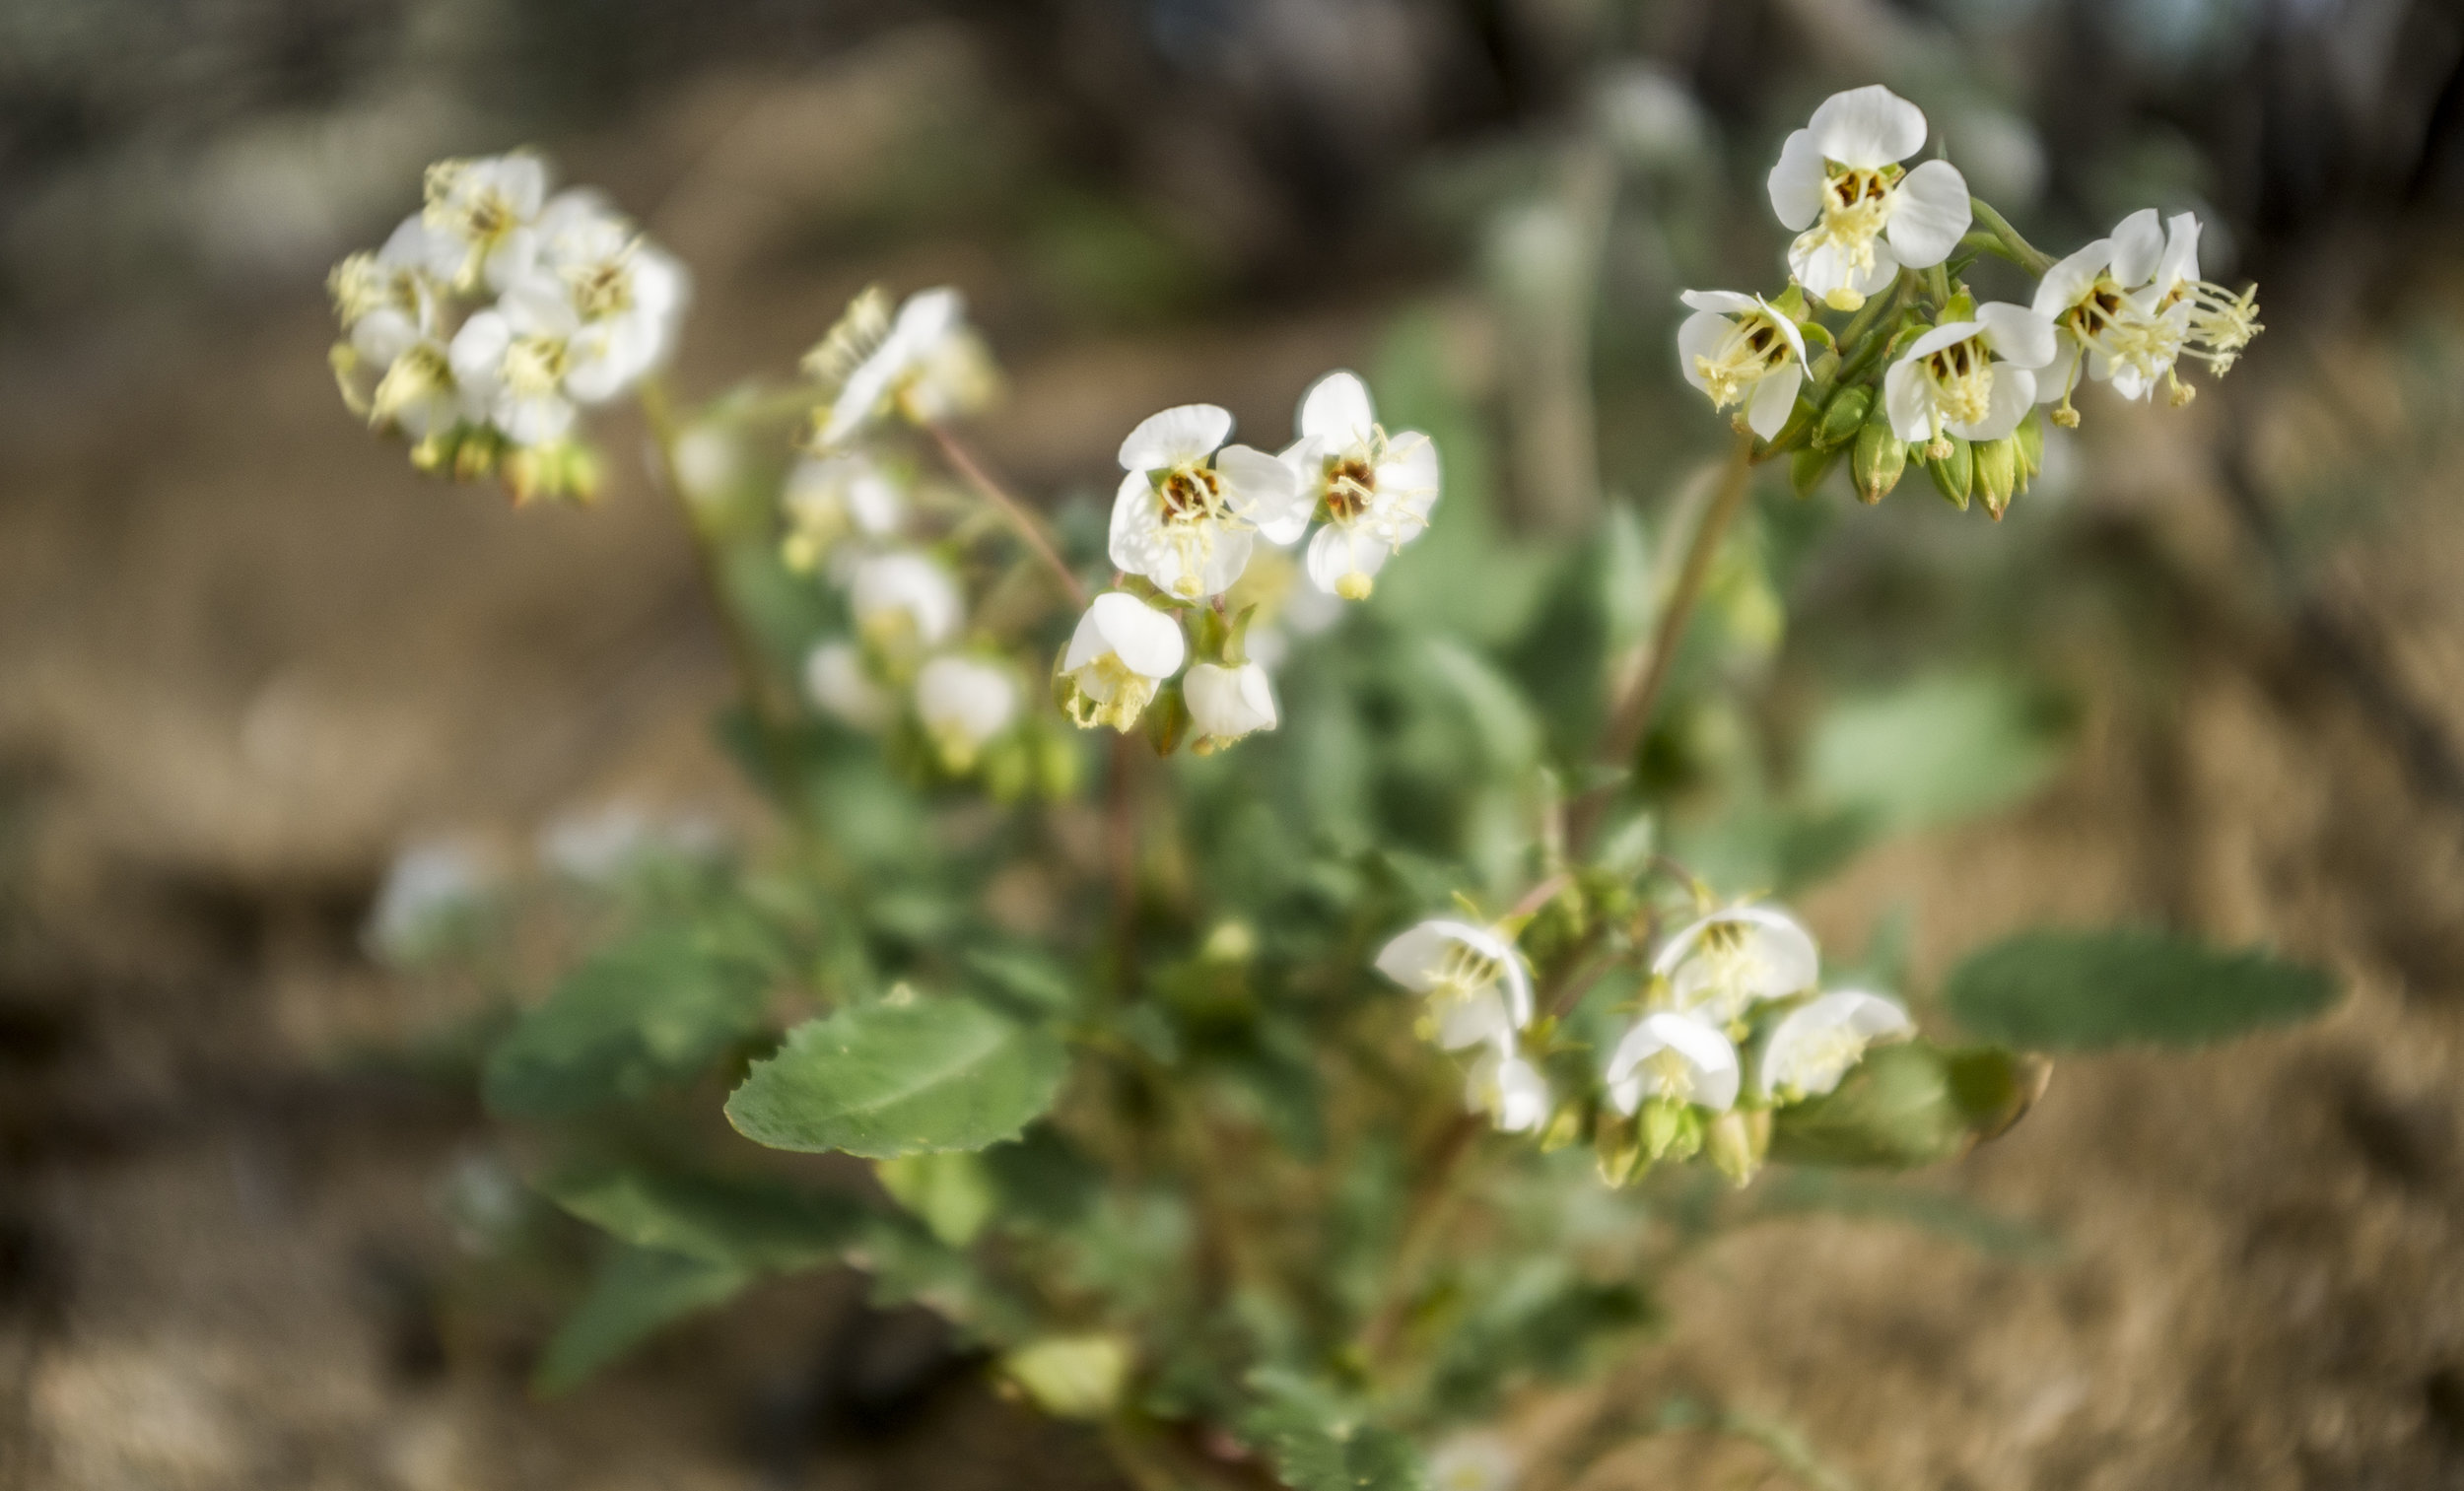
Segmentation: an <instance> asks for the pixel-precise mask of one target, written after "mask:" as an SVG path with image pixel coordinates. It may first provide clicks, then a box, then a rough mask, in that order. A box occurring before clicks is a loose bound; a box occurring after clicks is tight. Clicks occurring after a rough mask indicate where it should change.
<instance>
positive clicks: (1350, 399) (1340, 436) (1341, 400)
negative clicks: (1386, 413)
mask: <svg viewBox="0 0 2464 1491" xmlns="http://www.w3.org/2000/svg"><path fill="white" fill-rule="evenodd" d="M1377 418H1378V417H1377V412H1376V410H1375V409H1374V408H1373V407H1372V406H1371V405H1370V402H1369V389H1368V387H1367V385H1366V384H1364V383H1362V382H1361V381H1360V379H1359V378H1358V377H1357V376H1355V375H1354V374H1352V373H1328V374H1327V375H1326V376H1325V377H1322V378H1320V379H1318V380H1317V381H1316V382H1314V383H1312V384H1310V385H1309V391H1308V392H1307V393H1305V394H1303V395H1301V400H1300V414H1299V417H1298V418H1297V420H1296V421H1295V428H1296V429H1297V431H1298V432H1299V434H1300V436H1301V437H1302V439H1304V440H1325V441H1329V442H1330V443H1332V444H1334V445H1335V446H1338V447H1339V446H1350V445H1357V444H1359V443H1360V442H1362V441H1366V440H1367V439H1368V438H1369V431H1370V428H1371V427H1372V426H1374V425H1375V424H1376V423H1377Z"/></svg>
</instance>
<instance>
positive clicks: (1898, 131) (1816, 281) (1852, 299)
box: [1767, 84, 1972, 310]
mask: <svg viewBox="0 0 2464 1491" xmlns="http://www.w3.org/2000/svg"><path fill="white" fill-rule="evenodd" d="M1924 146H1925V112H1924V110H1922V109H1920V108H1918V107H1917V106H1916V105H1915V104H1913V103H1911V102H1908V101H1907V100H1905V99H1902V98H1900V97H1899V96H1898V95H1896V94H1894V93H1892V92H1891V91H1890V90H1889V89H1886V88H1884V87H1882V85H1881V84H1874V85H1872V86H1870V87H1866V88H1859V89H1852V90H1850V91H1848V92H1847V93H1842V94H1833V95H1831V97H1830V98H1828V99H1826V100H1824V101H1823V102H1822V106H1821V107H1819V108H1817V109H1815V110H1814V118H1813V119H1812V121H1810V122H1809V123H1808V124H1807V126H1806V127H1805V128H1804V129H1801V130H1798V131H1797V132H1796V133H1795V134H1792V135H1790V136H1789V137H1788V140H1787V143H1786V144H1784V145H1782V146H1781V147H1780V159H1779V164H1778V165H1776V166H1774V167H1772V168H1771V175H1770V179H1769V181H1768V183H1767V185H1768V186H1769V189H1770V193H1771V207H1772V209H1773V210H1774V211H1776V212H1777V213H1778V214H1779V218H1780V221H1781V222H1782V223H1784V224H1786V225H1787V226H1788V228H1789V229H1790V230H1791V231H1792V232H1795V233H1796V234H1797V241H1796V242H1794V243H1792V244H1790V245H1789V249H1788V270H1789V273H1791V274H1793V275H1795V276H1796V277H1797V283H1799V284H1801V285H1803V286H1805V287H1806V293H1807V294H1809V295H1812V296H1814V297H1815V298H1816V299H1818V300H1820V301H1821V302H1822V303H1823V304H1824V305H1829V306H1830V307H1831V308H1832V309H1834V310H1854V309H1856V308H1857V307H1858V306H1859V305H1863V304H1865V298H1866V297H1867V296H1870V295H1873V294H1875V293H1876V292H1877V291H1880V290H1882V289H1883V288H1884V287H1886V286H1888V285H1889V284H1890V282H1891V280H1892V279H1893V278H1894V277H1895V276H1896V275H1897V274H1898V272H1899V269H1900V267H1901V266H1902V265H1905V266H1906V267H1908V268H1910V269H1924V268H1928V267H1930V266H1932V265H1935V264H1939V263H1941V262H1942V261H1943V260H1944V259H1946V258H1949V257H1950V256H1951V249H1952V248H1954V247H1956V246H1957V245H1958V242H1959V237H1960V236H1961V235H1962V234H1965V233H1966V232H1967V231H1968V223H1969V221H1970V220H1971V217H1972V212H1971V209H1970V207H1969V204H1968V186H1967V181H1966V179H1965V178H1963V177H1962V176H1961V175H1960V174H1959V170H1958V168H1957V167H1954V166H1952V165H1951V163H1950V162H1948V161H1927V162H1925V163H1924V164H1923V165H1921V166H1919V167H1917V168H1916V169H1914V170H1903V169H1901V167H1900V165H1899V163H1900V162H1902V161H1904V160H1906V159H1907V158H1908V157H1910V156H1912V155H1915V154H1916V153H1917V152H1918V151H1919V150H1922V149H1923V148H1924Z"/></svg>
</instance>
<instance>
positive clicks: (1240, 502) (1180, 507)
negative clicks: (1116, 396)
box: [1111, 404, 1308, 598]
mask: <svg viewBox="0 0 2464 1491" xmlns="http://www.w3.org/2000/svg"><path fill="white" fill-rule="evenodd" d="M1231 434H1232V416H1231V415H1230V414H1229V413H1227V412H1225V411H1224V410H1222V409H1219V408H1217V407H1216V406H1215V405H1213V404H1183V405H1180V406H1179V407H1177V408H1172V409H1166V410H1164V411H1163V412H1162V413H1161V414H1156V415H1150V416H1149V417H1148V418H1147V419H1146V420H1145V421H1144V422H1142V423H1141V424H1139V426H1138V427H1137V428H1136V429H1135V430H1132V431H1130V432H1129V439H1128V440H1126V441H1122V442H1121V465H1122V469H1123V470H1125V471H1127V472H1128V473H1129V474H1128V475H1127V476H1124V477H1123V478H1122V479H1121V490H1120V491H1119V492H1118V493H1117V494H1116V495H1115V496H1114V498H1113V507H1112V543H1111V551H1112V562H1113V563H1114V564H1116V565H1118V566H1120V567H1121V568H1122V569H1124V570H1127V571H1129V573H1130V574H1132V575H1143V576H1146V577H1147V578H1148V579H1150V580H1152V581H1154V582H1155V583H1156V584H1157V585H1158V586H1160V587H1161V588H1163V589H1164V590H1166V591H1168V592H1170V593H1171V594H1174V595H1179V596H1182V597H1184V598H1195V597H1197V596H1200V595H1215V594H1219V593H1221V592H1222V591H1223V590H1225V589H1227V588H1228V587H1230V585H1231V583H1232V582H1233V581H1234V580H1236V579H1238V578H1240V576H1241V570H1242V568H1243V567H1244V566H1246V565H1247V564H1248V563H1249V550H1250V544H1251V542H1252V541H1253V540H1254V539H1255V538H1256V537H1257V534H1258V530H1260V529H1261V528H1270V529H1272V530H1273V531H1275V532H1278V533H1282V532H1295V533H1296V530H1295V528H1294V519H1293V513H1294V511H1295V509H1298V510H1299V511H1300V514H1301V520H1302V521H1306V520H1307V515H1308V514H1307V509H1306V508H1303V507H1302V499H1301V494H1300V488H1299V483H1298V482H1297V481H1296V480H1295V478H1294V477H1293V474H1292V468H1291V467H1289V466H1286V465H1285V464H1283V462H1281V461H1279V460H1277V459H1275V458H1274V457H1273V456H1271V455H1268V454H1266V452H1265V451H1263V450H1253V449H1251V448H1250V447H1249V446H1247V445H1226V444H1224V443H1223V442H1224V441H1225V440H1226V439H1227V438H1228V437H1230V435H1231ZM1218 447H1220V448H1218ZM1210 457H1211V459H1210Z"/></svg>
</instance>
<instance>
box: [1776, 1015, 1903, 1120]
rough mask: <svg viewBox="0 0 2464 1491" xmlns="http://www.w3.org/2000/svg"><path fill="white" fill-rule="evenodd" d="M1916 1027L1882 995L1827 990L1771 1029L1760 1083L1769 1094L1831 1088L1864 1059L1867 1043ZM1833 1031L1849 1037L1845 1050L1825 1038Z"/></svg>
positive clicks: (1814, 1092)
mask: <svg viewBox="0 0 2464 1491" xmlns="http://www.w3.org/2000/svg"><path fill="white" fill-rule="evenodd" d="M1914 1029H1915V1026H1914V1025H1913V1024H1912V1023H1911V1022H1910V1021H1909V1019H1908V1012H1907V1011H1906V1010H1904V1009H1902V1008H1900V1007H1899V1005H1898V1004H1897V1003H1896V1002H1894V1001H1892V1000H1889V999H1885V998H1883V997H1882V996H1881V995H1879V994H1870V993H1866V992H1864V991H1863V990H1860V989H1843V990H1840V991H1838V992H1836V993H1828V994H1824V995H1822V996H1821V997H1820V998H1818V999H1814V1000H1813V1001H1812V1002H1810V1003H1808V1004H1806V1005H1805V1006H1803V1007H1802V1008H1799V1009H1796V1010H1793V1011H1791V1012H1790V1013H1789V1015H1788V1017H1787V1018H1786V1019H1784V1020H1782V1021H1781V1022H1780V1023H1779V1026H1778V1027H1777V1028H1776V1029H1775V1030H1773V1031H1772V1033H1771V1039H1770V1043H1769V1044H1768V1045H1767V1046H1766V1047H1765V1048H1764V1050H1763V1054H1762V1065H1761V1070H1760V1072H1759V1078H1760V1086H1761V1088H1762V1091H1763V1092H1764V1093H1766V1094H1768V1093H1774V1092H1777V1091H1778V1090H1779V1089H1781V1088H1792V1089H1795V1090H1796V1091H1797V1092H1798V1093H1800V1094H1802V1095H1804V1096H1808V1097H1811V1096H1814V1095H1816V1094H1820V1093H1826V1092H1830V1091H1832V1090H1834V1089H1835V1088H1837V1087H1838V1086H1839V1080H1840V1078H1841V1077H1842V1076H1844V1075H1845V1074H1846V1073H1847V1070H1848V1068H1849V1067H1850V1066H1852V1065H1854V1064H1855V1063H1856V1062H1857V1061H1858V1060H1860V1059H1862V1057H1863V1056H1864V1053H1865V1048H1866V1047H1868V1046H1869V1045H1871V1044H1873V1043H1874V1042H1876V1041H1881V1040H1887V1039H1892V1038H1896V1037H1899V1036H1904V1035H1907V1034H1909V1033H1910V1032H1911V1031H1913V1030H1914ZM1834 1033H1836V1034H1837V1035H1844V1036H1846V1037H1848V1038H1849V1041H1850V1043H1851V1044H1850V1045H1849V1046H1848V1048H1847V1050H1840V1049H1839V1048H1838V1046H1837V1045H1836V1044H1835V1042H1834V1041H1832V1040H1826V1039H1824V1038H1826V1037H1831V1036H1833V1035H1834Z"/></svg>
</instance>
